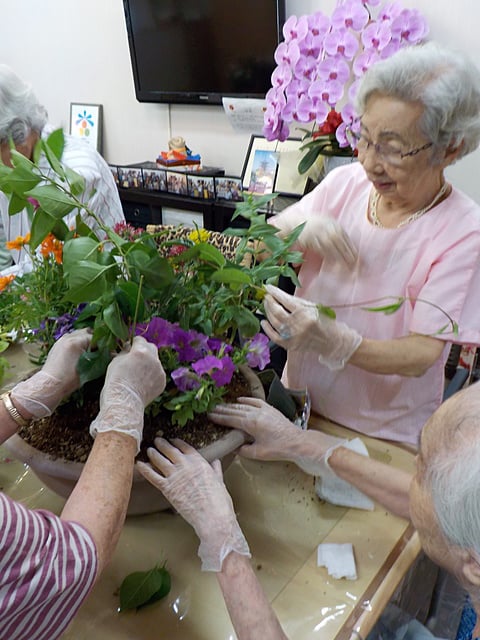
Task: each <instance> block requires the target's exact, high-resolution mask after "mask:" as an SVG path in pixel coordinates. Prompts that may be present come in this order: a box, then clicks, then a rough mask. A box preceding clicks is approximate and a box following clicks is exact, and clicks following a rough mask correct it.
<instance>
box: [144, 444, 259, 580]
mask: <svg viewBox="0 0 480 640" xmlns="http://www.w3.org/2000/svg"><path fill="white" fill-rule="evenodd" d="M172 442H173V444H170V443H169V442H167V440H165V439H164V438H156V440H155V446H156V447H157V449H158V451H157V450H155V449H153V448H151V449H149V450H148V457H149V459H150V463H151V466H150V465H148V464H145V463H143V462H138V463H137V468H138V470H139V471H140V473H141V474H142V475H143V477H144V478H145V479H146V480H148V481H149V482H150V483H151V484H153V486H154V487H156V488H157V489H159V490H160V491H161V492H162V493H163V495H164V496H165V497H166V498H167V500H168V501H169V502H170V504H171V505H172V506H173V507H174V508H175V509H176V510H177V511H178V512H179V513H180V515H181V516H183V518H184V519H185V520H186V521H187V522H188V523H189V524H191V525H192V527H193V528H194V529H195V532H196V534H197V536H198V537H199V539H200V547H199V549H198V555H199V556H200V559H201V560H202V570H203V571H221V570H222V564H223V561H224V559H225V558H226V557H227V556H228V554H229V553H230V552H231V551H235V552H236V553H239V554H241V555H244V556H248V557H250V551H249V548H248V544H247V541H246V540H245V537H244V535H243V533H242V530H241V529H240V526H239V524H238V522H237V517H236V515H235V511H234V509H233V504H232V499H231V498H230V495H229V493H228V491H227V489H226V488H225V485H224V483H223V478H222V467H221V465H220V462H219V461H218V460H215V462H214V463H213V464H212V465H210V464H209V463H208V462H207V461H206V460H205V459H204V458H202V456H201V455H200V454H199V453H198V452H197V451H196V450H195V449H194V448H193V447H191V446H190V445H188V444H186V443H185V442H183V441H182V440H178V439H175V440H173V441H172ZM173 445H175V446H173Z"/></svg>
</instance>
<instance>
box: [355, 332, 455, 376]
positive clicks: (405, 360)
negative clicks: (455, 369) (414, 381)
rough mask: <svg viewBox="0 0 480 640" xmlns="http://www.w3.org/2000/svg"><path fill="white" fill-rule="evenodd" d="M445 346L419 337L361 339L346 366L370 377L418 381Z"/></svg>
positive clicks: (428, 337) (435, 340) (435, 339)
mask: <svg viewBox="0 0 480 640" xmlns="http://www.w3.org/2000/svg"><path fill="white" fill-rule="evenodd" d="M445 344H446V343H445V342H444V341H443V340H439V339H438V338H432V337H431V336H419V335H411V336H405V337H403V338H397V339H395V340H370V339H368V338H364V339H363V340H362V343H361V344H360V346H359V347H358V349H357V350H356V351H355V353H354V354H353V355H352V357H351V358H350V360H349V364H353V365H354V366H356V367H359V368H360V369H363V370H364V371H369V372H370V373H379V374H383V375H400V376H409V377H419V376H422V375H423V374H424V373H425V372H426V371H427V370H428V369H429V368H430V367H431V366H432V365H433V363H434V362H436V360H438V358H439V357H440V356H441V354H442V351H443V349H444V348H445Z"/></svg>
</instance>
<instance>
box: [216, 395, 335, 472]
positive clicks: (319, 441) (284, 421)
mask: <svg viewBox="0 0 480 640" xmlns="http://www.w3.org/2000/svg"><path fill="white" fill-rule="evenodd" d="M208 417H209V418H210V419H211V420H212V421H213V422H216V423H217V424H220V425H223V426H225V427H232V428H233V429H241V430H242V431H245V432H246V433H248V434H249V435H250V436H251V437H252V438H253V442H252V443H250V444H245V445H243V446H242V447H240V449H239V450H238V454H239V455H241V456H244V457H245V458H252V459H254V460H287V461H289V462H294V463H295V464H296V465H297V466H299V467H300V468H301V469H302V470H303V471H305V473H309V474H310V475H317V473H318V472H319V471H320V470H322V469H323V468H324V466H323V462H322V459H323V456H324V455H325V454H326V453H327V452H328V451H330V450H333V447H335V446H341V445H342V444H343V443H344V442H347V441H346V440H344V439H342V438H335V437H334V436H330V435H328V434H326V433H320V432H315V436H316V443H315V444H316V447H315V449H316V451H315V453H316V454H317V459H313V458H311V457H309V452H310V449H311V447H310V446H309V438H310V433H311V432H308V431H304V430H302V429H300V428H299V427H297V426H295V425H294V424H293V422H290V420H288V418H286V417H285V416H284V415H283V413H281V412H280V411H278V410H277V409H275V408H274V407H272V405H270V404H268V403H267V402H265V401H264V400H260V399H259V398H239V399H238V402H235V403H229V404H219V405H217V406H216V407H215V409H214V410H213V411H212V412H210V413H209V414H208Z"/></svg>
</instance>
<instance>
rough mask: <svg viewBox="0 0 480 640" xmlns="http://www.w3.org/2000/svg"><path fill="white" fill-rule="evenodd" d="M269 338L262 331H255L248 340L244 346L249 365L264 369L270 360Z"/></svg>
mask: <svg viewBox="0 0 480 640" xmlns="http://www.w3.org/2000/svg"><path fill="white" fill-rule="evenodd" d="M268 345H269V339H268V337H267V336H266V335H265V334H263V333H257V335H256V336H254V337H253V338H252V339H251V340H249V342H247V344H246V347H247V349H248V353H247V355H246V358H247V362H248V364H249V366H250V367H252V368H258V369H260V370H261V369H265V367H266V365H267V364H268V363H269V362H270V349H269V346H268Z"/></svg>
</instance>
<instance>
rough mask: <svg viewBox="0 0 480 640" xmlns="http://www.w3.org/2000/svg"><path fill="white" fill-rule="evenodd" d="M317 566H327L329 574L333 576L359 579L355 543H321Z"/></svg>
mask: <svg viewBox="0 0 480 640" xmlns="http://www.w3.org/2000/svg"><path fill="white" fill-rule="evenodd" d="M317 566H318V567H326V568H327V571H328V575H330V576H332V578H347V580H356V579H357V567H356V565H355V556H354V555H353V545H352V544H350V543H349V542H347V543H345V544H330V543H326V544H319V545H318V549H317Z"/></svg>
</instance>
